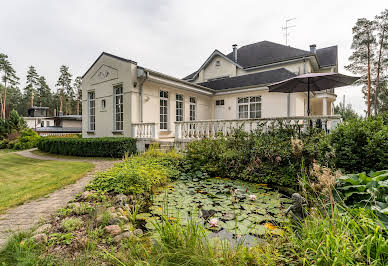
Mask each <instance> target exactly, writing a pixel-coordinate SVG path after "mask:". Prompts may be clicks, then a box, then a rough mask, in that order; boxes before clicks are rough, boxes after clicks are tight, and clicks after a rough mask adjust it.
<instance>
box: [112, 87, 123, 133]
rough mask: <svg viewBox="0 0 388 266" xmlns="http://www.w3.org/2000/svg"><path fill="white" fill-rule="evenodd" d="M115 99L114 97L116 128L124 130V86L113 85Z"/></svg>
mask: <svg viewBox="0 0 388 266" xmlns="http://www.w3.org/2000/svg"><path fill="white" fill-rule="evenodd" d="M113 99H114V104H113V108H114V110H113V111H114V117H113V118H114V130H115V131H122V130H123V120H124V119H123V118H124V113H123V86H121V85H120V86H116V87H113Z"/></svg>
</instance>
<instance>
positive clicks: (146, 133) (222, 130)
mask: <svg viewBox="0 0 388 266" xmlns="http://www.w3.org/2000/svg"><path fill="white" fill-rule="evenodd" d="M340 122H341V117H340V116H339V115H326V116H324V115H316V116H294V117H273V118H258V119H234V120H198V121H185V122H175V123H174V124H175V129H174V132H172V134H170V135H165V134H163V133H164V131H161V130H160V127H159V123H132V137H134V138H136V139H138V140H139V141H140V142H142V143H143V144H147V143H152V142H159V143H161V145H166V146H172V145H174V144H176V143H180V144H182V143H187V142H190V141H192V140H198V139H202V138H214V137H216V136H217V135H218V134H223V135H228V134H230V133H231V132H232V131H233V130H235V129H242V130H244V131H245V132H252V131H255V130H264V131H266V130H270V129H271V128H274V127H279V126H280V125H291V126H295V127H297V129H298V130H300V131H305V130H307V128H308V127H309V126H310V127H314V128H322V129H323V130H324V131H325V132H326V133H329V132H330V130H332V129H334V128H335V127H336V126H337V125H338V124H339V123H340ZM171 136H172V137H171ZM141 150H142V149H141Z"/></svg>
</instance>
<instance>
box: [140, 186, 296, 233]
mask: <svg viewBox="0 0 388 266" xmlns="http://www.w3.org/2000/svg"><path fill="white" fill-rule="evenodd" d="M289 203H290V200H289V199H287V198H286V197H284V196H283V195H282V194H280V193H278V192H276V191H274V190H272V189H270V188H268V187H267V186H265V185H260V184H252V183H247V182H243V181H234V180H233V181H232V180H229V179H223V178H212V179H206V180H200V181H199V180H198V181H193V180H192V181H190V180H179V181H177V182H175V183H173V184H171V185H170V186H169V187H167V188H166V189H165V190H164V191H163V192H161V193H159V194H156V195H154V197H153V206H151V207H150V214H147V217H145V220H146V222H147V223H146V228H148V229H153V228H154V225H155V222H158V221H159V220H160V218H161V217H162V216H163V215H165V216H166V217H168V219H170V220H176V219H179V220H180V222H181V223H182V224H186V223H187V222H188V220H189V219H194V220H195V221H197V222H200V223H202V224H203V225H205V227H207V228H208V229H209V230H211V231H214V232H219V231H221V230H227V231H229V232H232V233H233V234H235V235H247V234H251V235H258V236H260V235H264V234H265V233H266V232H267V231H268V230H270V231H271V232H272V233H279V232H280V230H279V229H278V228H277V227H276V225H278V224H279V223H281V222H282V221H283V219H284V216H283V214H282V213H283V212H284V210H285V209H286V208H287V207H288V204H289Z"/></svg>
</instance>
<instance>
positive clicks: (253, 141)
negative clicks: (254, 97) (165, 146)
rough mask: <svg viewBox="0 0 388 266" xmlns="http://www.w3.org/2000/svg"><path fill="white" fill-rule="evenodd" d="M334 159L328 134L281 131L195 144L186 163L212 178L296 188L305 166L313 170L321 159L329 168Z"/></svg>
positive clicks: (193, 169)
mask: <svg viewBox="0 0 388 266" xmlns="http://www.w3.org/2000/svg"><path fill="white" fill-rule="evenodd" d="M331 157H332V150H331V149H330V147H329V146H328V143H327V141H326V139H325V134H324V132H322V131H315V130H314V131H311V132H308V133H307V134H299V133H298V131H297V130H295V129H293V128H281V129H274V130H273V131H267V132H263V131H260V130H258V131H256V132H254V133H251V134H247V133H245V132H243V131H240V130H237V131H235V132H234V134H232V135H231V136H226V137H224V136H219V137H217V138H216V139H203V140H198V141H193V142H191V143H189V144H188V148H187V153H186V159H187V160H186V162H187V168H188V169H190V170H191V171H202V172H205V173H207V174H209V175H210V176H222V177H229V178H232V179H242V180H246V181H251V182H255V183H268V184H276V185H281V186H291V187H294V186H295V185H297V177H298V173H300V169H301V165H302V164H304V165H305V166H307V167H310V166H311V165H312V163H313V161H314V160H317V161H319V162H321V163H322V164H325V165H327V164H328V163H331V161H332V158H331Z"/></svg>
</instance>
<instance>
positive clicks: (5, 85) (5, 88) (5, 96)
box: [3, 76, 7, 119]
mask: <svg viewBox="0 0 388 266" xmlns="http://www.w3.org/2000/svg"><path fill="white" fill-rule="evenodd" d="M6 104H7V76H6V77H5V80H4V99H3V119H5V106H6Z"/></svg>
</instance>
